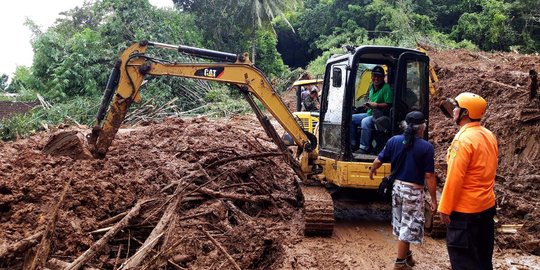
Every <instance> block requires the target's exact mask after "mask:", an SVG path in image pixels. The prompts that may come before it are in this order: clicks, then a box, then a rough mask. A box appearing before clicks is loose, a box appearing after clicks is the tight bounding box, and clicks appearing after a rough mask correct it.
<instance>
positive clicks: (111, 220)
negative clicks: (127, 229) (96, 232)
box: [97, 211, 128, 228]
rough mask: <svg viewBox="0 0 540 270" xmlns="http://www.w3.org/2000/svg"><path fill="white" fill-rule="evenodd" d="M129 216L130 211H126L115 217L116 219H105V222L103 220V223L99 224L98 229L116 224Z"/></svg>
mask: <svg viewBox="0 0 540 270" xmlns="http://www.w3.org/2000/svg"><path fill="white" fill-rule="evenodd" d="M127 214H128V211H125V212H123V213H120V214H118V215H116V216H114V217H110V218H108V219H104V220H102V221H100V222H98V223H97V227H98V228H99V227H104V226H106V225H109V224H112V223H115V222H117V221H119V220H121V219H122V218H123V217H125V216H126V215H127Z"/></svg>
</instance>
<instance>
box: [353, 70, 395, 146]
mask: <svg viewBox="0 0 540 270" xmlns="http://www.w3.org/2000/svg"><path fill="white" fill-rule="evenodd" d="M384 76H385V74H384V69H383V68H382V67H381V66H375V67H374V68H373V69H372V70H371V85H370V86H369V90H368V93H369V102H367V103H366V104H365V106H366V107H367V109H368V110H367V112H366V113H357V114H353V116H352V125H351V144H352V145H353V149H355V148H356V146H358V147H359V149H358V151H356V152H355V153H356V154H367V153H368V152H369V151H370V148H371V131H372V130H373V129H374V128H375V125H374V122H373V116H374V112H375V111H377V112H382V111H385V110H387V109H388V108H390V107H391V104H392V102H393V93H394V90H392V87H390V85H389V84H387V83H386V82H385V81H384ZM358 126H360V127H361V129H362V131H361V134H360V140H358V138H357V136H356V130H357V128H358ZM358 143H360V144H359V145H358Z"/></svg>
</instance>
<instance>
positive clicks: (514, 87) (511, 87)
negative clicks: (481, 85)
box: [479, 78, 518, 89]
mask: <svg viewBox="0 0 540 270" xmlns="http://www.w3.org/2000/svg"><path fill="white" fill-rule="evenodd" d="M479 79H480V80H482V81H485V82H489V83H493V84H496V85H499V86H503V87H507V88H510V89H518V87H516V86H513V85H509V84H505V83H502V82H497V81H493V80H488V79H483V78H479Z"/></svg>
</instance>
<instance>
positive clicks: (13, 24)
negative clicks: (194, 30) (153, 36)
mask: <svg viewBox="0 0 540 270" xmlns="http://www.w3.org/2000/svg"><path fill="white" fill-rule="evenodd" d="M83 3H84V0H48V1H43V0H15V1H7V2H4V3H3V4H2V12H1V14H0V33H1V34H2V41H1V42H0V55H1V57H0V59H1V61H0V75H1V74H7V75H8V76H9V77H10V78H11V77H12V75H13V72H15V69H16V67H17V66H28V67H29V66H31V65H32V57H33V52H32V46H31V45H30V39H31V35H32V34H31V32H30V30H29V29H28V27H26V26H24V21H25V18H26V17H28V18H29V19H31V20H32V21H34V22H35V23H36V24H37V25H39V26H40V28H41V30H43V31H45V30H46V29H47V28H48V27H49V26H51V25H52V24H53V23H54V21H55V20H56V18H59V17H60V15H58V14H59V13H60V12H62V11H67V10H70V9H72V8H75V7H80V6H82V4H83ZM150 3H151V4H152V5H154V6H157V7H172V6H173V3H172V0H150Z"/></svg>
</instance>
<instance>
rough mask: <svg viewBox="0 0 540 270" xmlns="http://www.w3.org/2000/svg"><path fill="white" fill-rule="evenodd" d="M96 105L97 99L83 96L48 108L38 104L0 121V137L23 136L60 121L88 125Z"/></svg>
mask: <svg viewBox="0 0 540 270" xmlns="http://www.w3.org/2000/svg"><path fill="white" fill-rule="evenodd" d="M98 106H99V101H98V100H97V99H89V98H83V97H81V98H74V99H72V100H70V102H68V103H59V104H56V105H53V106H51V107H50V108H43V107H42V106H38V107H36V108H34V109H32V110H31V111H29V112H27V113H25V114H17V115H15V116H14V117H11V118H7V119H4V120H2V121H0V137H1V139H2V140H15V139H18V138H24V137H27V136H30V135H33V134H35V133H36V132H39V131H42V130H45V129H46V128H48V127H50V126H55V125H59V124H62V123H67V124H83V125H90V124H92V123H93V118H94V116H95V112H96V111H97V107H98Z"/></svg>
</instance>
